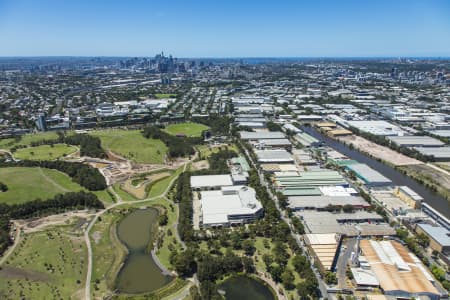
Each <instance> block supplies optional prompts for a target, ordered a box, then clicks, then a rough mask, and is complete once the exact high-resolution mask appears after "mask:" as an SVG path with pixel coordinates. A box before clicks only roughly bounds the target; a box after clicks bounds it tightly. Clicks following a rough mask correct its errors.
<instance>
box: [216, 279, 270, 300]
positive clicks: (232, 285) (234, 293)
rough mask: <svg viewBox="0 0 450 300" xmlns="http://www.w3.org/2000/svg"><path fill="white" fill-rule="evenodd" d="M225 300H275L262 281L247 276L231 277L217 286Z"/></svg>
mask: <svg viewBox="0 0 450 300" xmlns="http://www.w3.org/2000/svg"><path fill="white" fill-rule="evenodd" d="M219 291H222V292H224V294H225V299H226V300H241V299H252V300H275V299H276V297H275V296H274V293H273V291H272V289H271V288H270V287H269V286H267V285H266V284H265V283H264V282H263V281H261V280H256V279H253V278H251V277H248V276H233V277H230V278H228V279H227V280H225V281H224V282H223V283H222V284H220V285H219Z"/></svg>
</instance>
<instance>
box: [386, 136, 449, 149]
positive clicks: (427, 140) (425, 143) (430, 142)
mask: <svg viewBox="0 0 450 300" xmlns="http://www.w3.org/2000/svg"><path fill="white" fill-rule="evenodd" d="M388 139H389V140H390V141H391V143H394V144H396V145H397V146H400V147H442V146H444V145H445V143H443V142H441V141H440V140H438V139H435V138H433V137H430V136H417V135H411V136H406V135H405V136H390V137H388Z"/></svg>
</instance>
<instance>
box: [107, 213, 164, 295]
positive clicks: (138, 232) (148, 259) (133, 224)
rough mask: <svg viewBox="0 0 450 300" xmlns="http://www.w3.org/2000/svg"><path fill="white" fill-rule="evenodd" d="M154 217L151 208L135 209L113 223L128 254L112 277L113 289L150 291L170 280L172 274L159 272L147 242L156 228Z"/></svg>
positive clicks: (128, 291) (156, 216)
mask: <svg viewBox="0 0 450 300" xmlns="http://www.w3.org/2000/svg"><path fill="white" fill-rule="evenodd" d="M158 216H159V212H158V210H157V209H155V208H147V209H139V210H135V211H133V212H132V213H130V214H128V215H127V216H126V217H125V218H124V219H123V220H121V221H120V223H119V224H118V225H117V235H118V237H119V239H120V241H121V242H122V243H123V244H125V246H126V247H127V248H128V255H127V257H126V259H125V262H124V265H123V266H122V268H121V270H120V271H119V274H118V276H117V279H116V288H117V290H118V291H119V292H121V293H129V294H138V293H148V292H152V291H155V290H157V289H159V288H161V287H163V286H164V285H166V284H167V283H169V282H170V281H171V280H172V277H170V276H166V275H163V274H162V272H161V270H160V269H159V268H158V266H157V264H156V263H155V262H154V261H153V259H152V256H151V254H150V249H149V245H150V244H151V243H152V241H153V237H154V235H155V232H156V230H157V227H156V222H157V221H158Z"/></svg>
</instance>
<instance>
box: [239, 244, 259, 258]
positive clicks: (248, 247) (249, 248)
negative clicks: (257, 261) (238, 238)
mask: <svg viewBox="0 0 450 300" xmlns="http://www.w3.org/2000/svg"><path fill="white" fill-rule="evenodd" d="M242 249H243V250H244V252H245V254H246V255H248V256H252V255H253V253H255V250H256V248H255V245H254V243H253V241H252V240H245V241H243V242H242Z"/></svg>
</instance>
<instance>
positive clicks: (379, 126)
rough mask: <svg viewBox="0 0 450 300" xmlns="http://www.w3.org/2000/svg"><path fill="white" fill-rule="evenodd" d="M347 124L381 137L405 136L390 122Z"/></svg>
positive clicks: (349, 122) (354, 122) (353, 122)
mask: <svg viewBox="0 0 450 300" xmlns="http://www.w3.org/2000/svg"><path fill="white" fill-rule="evenodd" d="M347 124H348V125H349V126H351V127H354V128H356V129H358V130H360V131H363V132H367V133H371V134H373V135H381V136H395V135H403V134H404V132H403V130H401V129H400V128H399V127H398V126H396V125H393V124H391V123H389V122H386V121H383V120H379V121H347Z"/></svg>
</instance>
